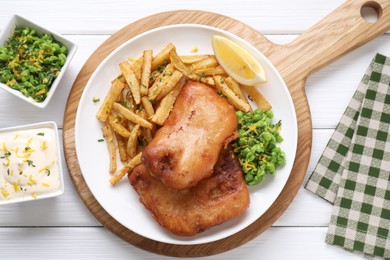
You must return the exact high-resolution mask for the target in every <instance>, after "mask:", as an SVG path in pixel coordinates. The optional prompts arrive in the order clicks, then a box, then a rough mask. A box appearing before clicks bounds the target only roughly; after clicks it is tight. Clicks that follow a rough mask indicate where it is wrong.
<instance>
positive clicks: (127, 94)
mask: <svg viewBox="0 0 390 260" xmlns="http://www.w3.org/2000/svg"><path fill="white" fill-rule="evenodd" d="M126 86H127V84H126ZM122 96H123V105H124V106H125V107H127V108H128V109H130V110H131V111H134V109H135V106H136V104H135V102H134V99H133V96H132V95H131V91H130V89H129V88H127V87H125V88H124V89H123V90H122Z"/></svg>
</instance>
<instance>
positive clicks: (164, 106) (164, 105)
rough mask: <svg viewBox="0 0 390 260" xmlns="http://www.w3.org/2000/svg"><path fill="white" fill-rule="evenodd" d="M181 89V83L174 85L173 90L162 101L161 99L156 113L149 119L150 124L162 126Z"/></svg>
mask: <svg viewBox="0 0 390 260" xmlns="http://www.w3.org/2000/svg"><path fill="white" fill-rule="evenodd" d="M182 87H183V83H182V82H180V81H179V82H178V83H177V84H176V86H175V88H174V89H173V90H172V91H171V92H170V93H169V94H168V95H166V96H165V97H164V98H163V99H161V101H160V105H159V106H158V108H157V110H156V113H155V114H154V115H153V116H152V117H151V118H150V120H151V121H152V122H154V123H156V124H157V125H163V124H164V122H165V120H167V118H168V116H169V113H170V112H171V110H172V108H173V104H174V103H175V101H176V98H177V96H178V95H179V93H180V91H181V89H182Z"/></svg>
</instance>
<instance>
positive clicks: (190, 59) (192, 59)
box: [179, 54, 212, 65]
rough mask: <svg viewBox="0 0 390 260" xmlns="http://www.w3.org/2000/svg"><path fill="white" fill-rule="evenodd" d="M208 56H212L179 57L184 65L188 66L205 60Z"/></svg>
mask: <svg viewBox="0 0 390 260" xmlns="http://www.w3.org/2000/svg"><path fill="white" fill-rule="evenodd" d="M210 56H212V55H208V54H199V55H181V56H179V57H180V59H181V60H182V62H183V63H184V64H186V65H188V64H192V63H195V62H198V61H200V60H203V59H206V58H208V57H210Z"/></svg>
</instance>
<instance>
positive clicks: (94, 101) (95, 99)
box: [92, 97, 100, 103]
mask: <svg viewBox="0 0 390 260" xmlns="http://www.w3.org/2000/svg"><path fill="white" fill-rule="evenodd" d="M92 101H93V103H97V102H99V101H100V98H96V97H93V98H92Z"/></svg>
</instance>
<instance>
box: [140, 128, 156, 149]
mask: <svg viewBox="0 0 390 260" xmlns="http://www.w3.org/2000/svg"><path fill="white" fill-rule="evenodd" d="M152 139H153V132H152V130H150V129H148V128H141V142H142V145H143V146H144V147H146V146H147V145H148V144H149V143H150V141H152Z"/></svg>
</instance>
